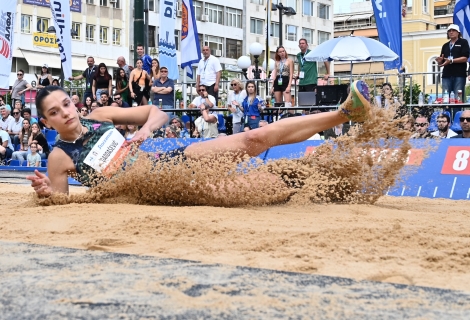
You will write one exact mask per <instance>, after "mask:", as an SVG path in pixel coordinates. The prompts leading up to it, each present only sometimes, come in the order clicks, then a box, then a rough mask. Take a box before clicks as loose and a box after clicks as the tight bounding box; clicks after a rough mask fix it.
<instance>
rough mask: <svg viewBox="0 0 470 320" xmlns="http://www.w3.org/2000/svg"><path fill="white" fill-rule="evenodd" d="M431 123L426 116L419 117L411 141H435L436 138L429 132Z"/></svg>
mask: <svg viewBox="0 0 470 320" xmlns="http://www.w3.org/2000/svg"><path fill="white" fill-rule="evenodd" d="M428 128H429V121H428V118H426V117H425V116H422V115H419V116H418V117H417V118H416V120H415V133H413V135H412V136H411V139H434V138H436V137H435V136H433V135H431V133H430V132H429V131H428Z"/></svg>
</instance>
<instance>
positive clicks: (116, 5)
mask: <svg viewBox="0 0 470 320" xmlns="http://www.w3.org/2000/svg"><path fill="white" fill-rule="evenodd" d="M110 2H111V1H110ZM111 3H112V4H113V8H114V9H121V0H115V2H111Z"/></svg>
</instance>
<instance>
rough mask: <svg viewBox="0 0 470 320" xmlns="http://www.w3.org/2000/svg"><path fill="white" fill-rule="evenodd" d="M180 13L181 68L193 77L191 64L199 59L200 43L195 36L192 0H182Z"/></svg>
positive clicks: (195, 28) (195, 26)
mask: <svg viewBox="0 0 470 320" xmlns="http://www.w3.org/2000/svg"><path fill="white" fill-rule="evenodd" d="M182 4H183V13H182V15H181V69H185V71H186V74H187V75H188V77H190V78H191V79H193V68H192V64H194V63H198V62H199V60H201V44H200V43H199V37H198V36H197V25H196V16H195V14H194V7H193V0H183V3H182Z"/></svg>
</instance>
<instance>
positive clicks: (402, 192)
mask: <svg viewBox="0 0 470 320" xmlns="http://www.w3.org/2000/svg"><path fill="white" fill-rule="evenodd" d="M405 188H406V186H403V189H402V190H401V195H404V194H405Z"/></svg>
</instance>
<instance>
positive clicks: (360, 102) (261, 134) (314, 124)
mask: <svg viewBox="0 0 470 320" xmlns="http://www.w3.org/2000/svg"><path fill="white" fill-rule="evenodd" d="M369 111H370V104H369V92H368V89H367V85H366V84H365V83H364V82H363V81H356V82H354V83H353V85H352V86H351V92H350V94H349V96H348V99H346V101H345V102H344V103H343V104H342V105H341V106H340V109H339V110H338V111H334V112H325V113H319V114H313V115H308V116H303V117H293V118H288V119H283V120H280V121H277V122H275V123H272V124H270V125H268V126H265V127H262V128H259V129H256V130H250V131H248V132H244V133H239V134H235V135H231V136H227V137H221V138H217V139H214V140H210V141H205V142H201V143H196V144H192V145H190V146H188V147H187V148H186V150H185V155H186V156H187V157H188V158H200V157H202V156H211V155H215V154H224V153H233V155H234V157H236V158H239V157H243V156H244V155H249V156H252V157H254V156H257V155H259V154H260V153H261V152H263V151H265V150H267V149H269V148H271V147H274V146H278V145H283V144H290V143H296V142H301V141H305V140H307V139H308V138H310V137H311V136H313V135H314V134H315V133H318V132H320V131H323V130H326V129H329V128H332V127H334V126H336V125H338V124H340V123H343V122H345V121H346V120H353V121H357V122H362V121H364V120H366V119H367V116H368V114H369Z"/></svg>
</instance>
